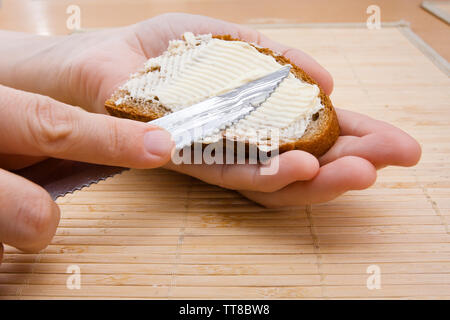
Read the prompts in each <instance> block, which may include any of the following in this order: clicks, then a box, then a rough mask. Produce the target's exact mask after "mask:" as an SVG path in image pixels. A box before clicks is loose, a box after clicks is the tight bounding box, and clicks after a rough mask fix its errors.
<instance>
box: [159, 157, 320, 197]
mask: <svg viewBox="0 0 450 320" xmlns="http://www.w3.org/2000/svg"><path fill="white" fill-rule="evenodd" d="M272 161H274V162H273V163H275V162H277V163H276V165H277V167H274V168H277V169H276V170H275V171H274V172H273V174H268V175H266V174H263V172H262V171H261V168H262V167H267V166H262V165H257V164H212V165H206V164H203V165H195V164H180V165H175V164H173V163H171V164H169V165H167V166H166V167H167V168H169V169H172V170H175V171H178V172H182V173H185V174H188V175H190V176H193V177H195V178H198V179H200V180H202V181H205V182H207V183H211V184H215V185H218V186H221V187H224V188H227V189H234V190H253V191H260V192H273V191H276V190H279V189H281V188H283V187H284V186H286V185H288V184H289V183H292V182H294V181H300V180H309V179H312V178H313V177H314V176H315V175H316V174H317V172H318V171H319V162H318V161H317V159H316V158H315V157H314V156H312V155H311V154H309V153H307V152H304V151H299V150H293V151H289V152H285V153H283V154H281V155H280V156H278V157H277V158H274V159H272Z"/></svg>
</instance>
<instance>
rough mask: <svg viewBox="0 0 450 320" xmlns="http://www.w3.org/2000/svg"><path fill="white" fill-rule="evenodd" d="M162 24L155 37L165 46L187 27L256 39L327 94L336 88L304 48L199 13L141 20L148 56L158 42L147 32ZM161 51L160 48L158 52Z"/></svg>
mask: <svg viewBox="0 0 450 320" xmlns="http://www.w3.org/2000/svg"><path fill="white" fill-rule="evenodd" d="M161 26H165V27H166V28H167V32H166V33H164V32H163V33H162V34H161V33H158V34H157V35H156V38H157V39H158V40H160V41H162V42H164V46H167V42H168V41H169V40H171V39H174V38H180V37H181V35H182V34H183V33H184V32H186V31H190V32H193V33H194V34H205V33H212V34H213V35H230V36H231V37H233V38H237V39H241V40H245V41H247V42H253V43H256V44H258V45H260V46H262V47H266V48H269V49H271V50H273V51H275V52H276V53H280V54H282V55H284V56H285V57H286V58H288V59H290V60H291V61H292V63H294V64H295V65H297V66H298V67H300V68H302V69H303V70H304V71H305V72H306V73H307V74H308V75H310V76H311V77H312V78H313V79H314V80H315V81H316V82H317V83H318V84H319V85H320V86H321V87H322V88H323V90H324V92H325V93H326V94H328V95H329V94H331V91H332V90H333V79H332V77H331V75H330V73H329V72H328V71H326V70H325V69H324V68H323V67H322V66H321V65H320V64H319V63H318V62H317V61H315V60H314V59H313V58H312V57H311V56H309V55H308V54H306V53H305V52H303V51H301V50H298V49H294V48H291V47H288V46H285V45H283V44H280V43H278V42H275V41H273V40H270V39H269V38H268V37H266V36H264V35H262V34H261V33H260V32H258V31H256V30H254V29H251V28H248V27H245V26H242V25H239V24H235V23H230V22H226V21H223V20H218V19H214V18H210V17H205V16H200V15H191V14H183V13H168V14H163V15H160V16H158V17H155V18H154V19H150V20H148V21H144V22H142V23H139V24H138V25H137V28H138V30H142V32H138V37H140V38H141V41H140V42H141V43H142V46H143V48H144V50H145V51H146V52H147V53H148V55H149V56H154V55H155V49H154V47H155V44H154V42H153V41H148V34H149V32H152V31H153V32H154V30H155V29H157V30H161V29H163V27H161ZM161 47H163V46H161ZM160 53H161V52H158V54H160Z"/></svg>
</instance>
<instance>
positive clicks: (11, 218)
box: [0, 169, 60, 252]
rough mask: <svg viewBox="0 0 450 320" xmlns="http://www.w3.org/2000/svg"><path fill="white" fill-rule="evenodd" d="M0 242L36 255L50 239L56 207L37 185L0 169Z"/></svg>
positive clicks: (53, 232)
mask: <svg viewBox="0 0 450 320" xmlns="http://www.w3.org/2000/svg"><path fill="white" fill-rule="evenodd" d="M0 190H2V192H1V193H0V242H2V243H6V244H8V245H11V246H14V247H16V248H18V249H21V250H24V251H29V252H38V251H40V250H42V249H43V248H45V247H46V246H47V245H48V244H49V243H50V241H51V239H52V238H53V236H54V234H55V231H56V227H57V226H58V222H59V216H60V213H59V208H58V206H57V205H56V204H55V202H53V200H52V199H51V198H50V195H49V194H48V193H47V192H46V191H45V190H44V189H42V188H41V187H40V186H38V185H36V184H34V183H32V182H30V181H28V180H26V179H24V178H22V177H19V176H17V175H14V174H13V173H11V172H8V171H5V170H2V169H0Z"/></svg>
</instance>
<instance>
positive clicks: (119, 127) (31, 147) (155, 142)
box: [0, 86, 173, 168]
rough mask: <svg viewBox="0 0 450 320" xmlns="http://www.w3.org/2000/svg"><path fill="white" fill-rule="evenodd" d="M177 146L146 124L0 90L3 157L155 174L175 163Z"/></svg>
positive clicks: (169, 138)
mask: <svg viewBox="0 0 450 320" xmlns="http://www.w3.org/2000/svg"><path fill="white" fill-rule="evenodd" d="M12 132H13V133H14V134H11V133H12ZM172 146H173V142H172V140H171V137H170V135H169V133H167V132H166V131H164V130H162V129H160V128H157V127H154V126H150V125H148V124H146V123H142V122H138V121H132V120H127V119H118V118H115V117H111V116H106V115H100V114H94V113H89V112H86V111H84V110H82V109H80V108H75V107H72V106H69V105H66V104H63V103H60V102H58V101H55V100H53V99H50V98H48V97H45V96H41V95H37V94H31V93H28V92H22V91H18V90H14V89H11V88H7V87H3V86H0V147H1V150H2V152H3V153H9V154H22V155H30V156H50V157H54V158H64V159H70V160H78V161H85V162H92V163H99V164H109V165H118V166H126V167H135V168H152V167H158V166H161V165H163V164H164V163H166V162H167V161H168V160H169V159H170V153H171V150H172Z"/></svg>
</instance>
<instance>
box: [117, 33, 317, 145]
mask: <svg viewBox="0 0 450 320" xmlns="http://www.w3.org/2000/svg"><path fill="white" fill-rule="evenodd" d="M280 67H281V65H280V64H279V63H278V62H277V61H276V60H275V58H273V57H272V56H269V55H265V54H263V53H260V52H259V51H258V50H257V49H256V48H254V47H253V46H252V45H250V44H248V43H246V42H243V41H225V40H220V39H214V38H213V37H212V36H211V35H210V34H208V35H198V36H194V35H193V34H192V33H190V32H187V33H185V34H184V40H172V41H170V43H169V47H168V49H167V51H165V52H164V53H163V54H162V55H160V56H158V57H155V58H151V59H149V60H148V61H147V62H146V64H145V67H144V70H142V71H140V72H138V73H135V74H133V75H132V76H131V78H130V79H129V80H128V81H127V82H126V83H125V84H124V85H123V86H122V87H121V88H120V89H121V90H124V91H126V92H127V95H126V96H125V97H123V98H120V99H118V100H117V101H116V104H117V105H119V104H121V103H123V102H126V100H127V99H140V100H144V101H150V100H153V101H155V100H157V101H159V103H160V104H161V105H163V106H165V107H166V108H167V109H169V110H171V111H177V110H180V109H182V108H185V107H188V106H190V105H192V104H195V103H198V102H200V101H203V100H205V99H207V98H210V97H213V96H217V95H220V94H223V93H225V92H227V91H230V90H232V89H234V88H237V87H239V86H241V85H243V84H245V83H247V82H249V81H253V80H255V79H258V78H260V77H263V76H265V75H268V74H270V73H272V72H274V71H276V70H278V69H279V68H280ZM319 93H320V90H319V88H318V86H317V85H312V84H309V83H307V82H304V81H302V80H301V79H298V78H296V77H295V76H294V75H293V74H292V73H291V74H289V76H288V77H287V78H286V79H284V80H283V81H282V83H281V84H280V85H279V87H278V88H277V89H276V90H275V92H273V93H272V95H271V96H270V97H269V98H268V99H267V100H266V101H265V102H264V103H263V104H262V105H261V106H260V107H259V108H258V109H256V110H255V111H253V112H252V113H250V114H249V115H248V116H247V117H246V118H244V119H242V120H240V121H239V122H237V123H236V124H234V125H233V126H231V127H230V128H228V129H227V130H226V131H225V136H227V137H229V138H233V137H241V138H246V139H252V138H253V139H257V142H258V143H259V144H264V143H266V142H267V141H266V140H265V138H264V135H263V134H261V132H262V131H263V130H265V131H267V130H266V129H267V128H277V129H279V132H280V139H281V140H282V141H295V140H297V139H299V138H300V137H301V136H302V135H303V134H304V132H305V130H306V128H307V127H308V124H309V122H310V121H311V118H312V115H313V114H315V113H317V112H318V111H319V110H320V109H322V108H323V106H322V104H321V101H320V97H319ZM260 131H261V132H260ZM220 137H221V135H216V136H213V137H209V138H208V139H205V140H204V142H214V141H216V140H218V139H220Z"/></svg>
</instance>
